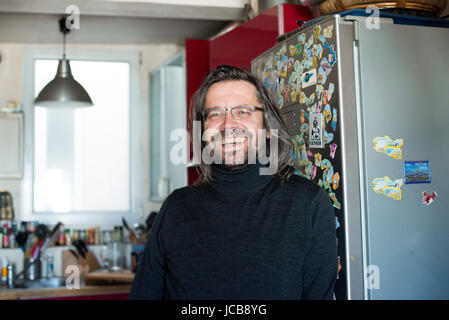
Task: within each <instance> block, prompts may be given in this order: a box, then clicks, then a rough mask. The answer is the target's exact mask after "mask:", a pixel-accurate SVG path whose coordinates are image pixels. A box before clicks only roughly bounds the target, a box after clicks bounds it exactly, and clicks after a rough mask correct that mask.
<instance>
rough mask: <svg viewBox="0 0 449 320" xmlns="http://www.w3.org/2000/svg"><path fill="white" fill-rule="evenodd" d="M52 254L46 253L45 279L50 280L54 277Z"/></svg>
mask: <svg viewBox="0 0 449 320" xmlns="http://www.w3.org/2000/svg"><path fill="white" fill-rule="evenodd" d="M53 270H54V268H53V253H51V252H49V253H47V277H48V278H52V277H53V276H54V274H53Z"/></svg>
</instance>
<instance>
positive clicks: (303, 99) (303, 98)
mask: <svg viewBox="0 0 449 320" xmlns="http://www.w3.org/2000/svg"><path fill="white" fill-rule="evenodd" d="M314 100H315V93H312V94H311V95H310V97H307V96H306V95H305V93H304V91H301V93H300V94H299V103H302V104H306V105H311V104H312V103H313V101H314Z"/></svg>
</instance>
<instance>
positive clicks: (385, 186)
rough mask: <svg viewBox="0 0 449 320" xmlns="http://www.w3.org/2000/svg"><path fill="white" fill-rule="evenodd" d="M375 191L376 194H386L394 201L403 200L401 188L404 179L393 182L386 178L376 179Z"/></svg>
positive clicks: (374, 181)
mask: <svg viewBox="0 0 449 320" xmlns="http://www.w3.org/2000/svg"><path fill="white" fill-rule="evenodd" d="M373 183H374V187H373V190H374V191H375V192H376V193H381V194H385V195H386V196H387V197H389V198H393V199H394V200H401V187H402V185H403V180H402V179H396V180H391V179H390V178H389V177H387V176H385V177H383V178H376V179H374V180H373Z"/></svg>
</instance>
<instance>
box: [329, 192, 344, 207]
mask: <svg viewBox="0 0 449 320" xmlns="http://www.w3.org/2000/svg"><path fill="white" fill-rule="evenodd" d="M329 197H330V198H331V200H332V202H333V204H332V205H333V206H334V208H337V209H341V204H340V202H338V200H337V197H336V196H335V193H333V192H331V193H329Z"/></svg>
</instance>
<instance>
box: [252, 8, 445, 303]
mask: <svg viewBox="0 0 449 320" xmlns="http://www.w3.org/2000/svg"><path fill="white" fill-rule="evenodd" d="M252 72H253V73H254V74H255V75H257V76H258V77H259V78H260V79H261V80H262V81H263V82H264V85H265V86H266V87H267V88H268V89H269V90H270V91H271V92H272V94H273V95H274V96H275V98H276V100H277V101H278V103H279V105H280V111H281V114H282V117H283V120H284V122H285V124H286V126H287V129H288V131H289V133H290V134H291V136H292V140H293V144H294V147H295V152H294V153H292V155H291V157H292V158H293V162H294V164H295V166H296V168H297V171H296V173H297V174H299V175H302V176H305V177H307V178H308V179H311V180H313V181H314V182H315V183H317V184H319V185H320V186H322V187H323V188H325V189H326V190H327V192H328V194H329V197H330V198H331V200H332V202H333V204H334V208H335V216H336V234H337V240H336V241H337V245H338V253H339V266H338V269H339V272H338V279H337V285H336V289H335V295H336V298H337V299H449V23H448V21H444V20H437V19H430V18H421V17H412V16H406V15H399V14H388V13H381V14H380V17H378V19H377V17H376V15H375V13H374V14H371V15H368V14H366V13H365V12H364V11H363V10H351V11H347V12H344V13H340V14H335V15H331V16H326V17H322V18H319V19H315V20H314V21H312V22H309V23H307V24H304V25H303V26H301V27H300V28H298V29H297V30H295V31H294V32H291V33H290V34H288V35H287V36H286V37H285V39H284V40H281V41H280V42H278V43H277V44H276V45H275V46H274V47H273V48H272V49H270V50H268V51H267V52H265V53H263V54H262V55H260V56H258V57H257V58H256V59H254V60H253V62H252Z"/></svg>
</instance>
